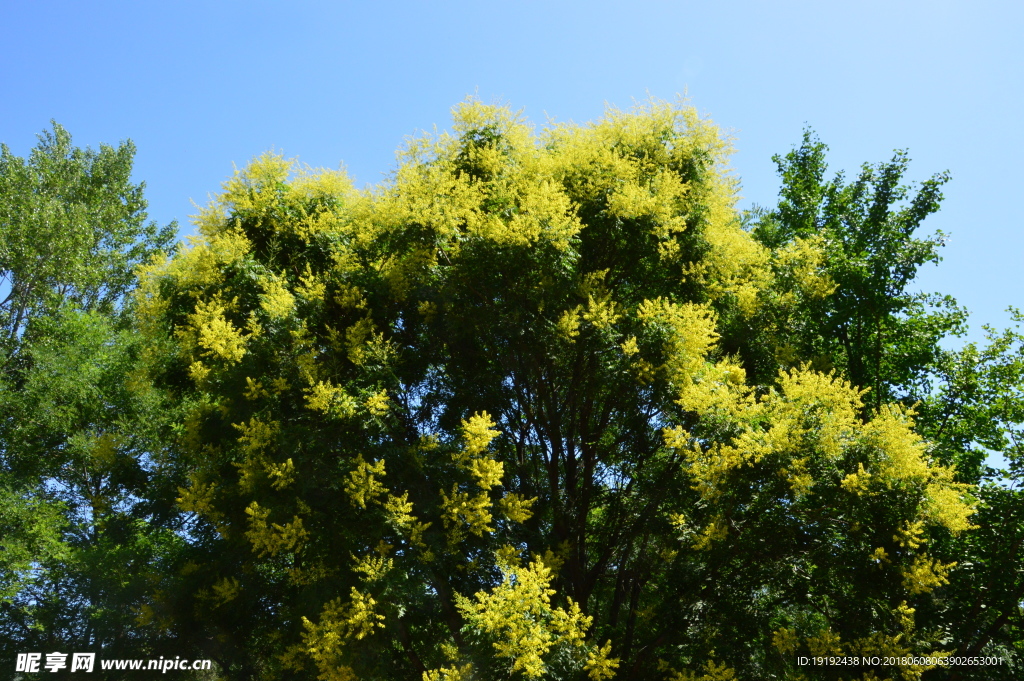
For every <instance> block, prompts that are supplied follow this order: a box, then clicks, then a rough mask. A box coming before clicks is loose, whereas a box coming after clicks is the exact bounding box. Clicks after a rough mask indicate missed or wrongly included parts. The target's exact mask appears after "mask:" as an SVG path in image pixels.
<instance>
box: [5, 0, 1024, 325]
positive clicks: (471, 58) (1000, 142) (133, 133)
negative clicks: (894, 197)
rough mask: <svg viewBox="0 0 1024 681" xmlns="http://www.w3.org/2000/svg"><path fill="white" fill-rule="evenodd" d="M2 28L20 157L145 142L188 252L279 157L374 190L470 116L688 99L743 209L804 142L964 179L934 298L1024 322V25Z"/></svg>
mask: <svg viewBox="0 0 1024 681" xmlns="http://www.w3.org/2000/svg"><path fill="white" fill-rule="evenodd" d="M0 25H2V26H3V34H4V36H3V40H2V41H0V141H3V142H5V143H7V144H8V145H9V146H10V147H11V149H12V150H13V151H14V152H15V153H17V154H19V155H24V154H25V153H27V152H28V151H29V149H30V148H31V147H32V146H33V145H34V144H35V141H36V138H35V135H36V134H37V133H39V132H40V131H41V130H43V129H44V128H46V127H48V125H49V121H50V119H51V118H52V119H55V120H57V121H58V122H59V123H61V124H62V125H64V126H65V127H66V128H67V129H68V130H69V131H70V132H71V134H72V136H73V139H74V141H75V143H76V144H79V145H83V146H84V145H89V146H93V147H95V146H98V144H99V143H101V142H106V143H116V142H117V141H118V140H121V139H124V138H131V139H132V140H134V141H135V143H136V145H137V147H138V155H137V157H136V166H135V177H136V179H139V180H145V181H146V183H147V186H148V198H149V201H150V215H151V217H153V218H154V219H156V220H157V221H159V222H161V223H165V222H169V221H170V220H172V219H178V220H179V221H181V223H182V226H183V227H184V228H185V231H188V230H189V229H190V226H189V225H188V224H187V223H188V215H189V214H191V213H192V212H194V210H193V208H192V207H191V204H190V199H192V200H195V201H197V202H199V203H205V202H206V198H207V195H208V194H209V193H211V192H215V191H217V190H218V189H219V187H220V183H221V182H223V180H224V179H226V178H227V176H228V175H230V173H231V171H232V163H235V164H238V165H242V164H244V163H245V162H246V161H247V160H249V159H250V158H251V157H253V156H254V155H257V154H259V153H261V152H263V151H265V150H267V149H270V148H271V147H273V148H275V149H277V150H279V151H283V152H284V153H285V154H286V155H288V156H298V157H299V158H300V160H302V161H304V162H306V163H309V164H310V165H313V166H328V167H337V166H338V165H339V164H341V163H343V164H344V165H345V166H346V167H347V168H348V170H349V171H350V172H351V173H352V174H353V175H354V176H355V178H356V180H357V182H358V183H359V184H361V185H362V184H367V183H377V182H379V181H380V180H381V179H382V178H383V176H384V174H385V173H386V172H387V171H389V170H390V169H391V167H392V165H393V160H394V151H395V149H396V148H397V147H398V146H399V145H400V144H401V142H402V140H403V138H404V137H405V136H407V135H410V134H413V133H415V132H416V131H417V130H422V129H431V128H432V127H433V126H434V125H437V126H438V127H441V128H443V127H445V126H446V125H447V124H448V120H449V118H448V117H449V109H450V108H451V106H452V105H453V104H455V103H456V102H458V101H460V100H462V99H463V98H464V97H465V96H466V95H467V94H472V93H476V94H477V95H478V96H479V97H480V98H481V99H483V100H485V101H492V100H503V101H507V102H508V103H510V104H511V105H512V106H513V107H515V108H523V109H525V114H526V115H527V116H528V117H529V118H531V119H532V120H534V121H535V122H537V123H538V124H541V123H543V122H544V121H545V119H546V117H547V116H551V117H554V118H556V119H558V120H575V121H578V122H583V121H587V120H591V119H593V118H596V117H598V116H600V115H601V113H602V111H603V109H604V107H605V104H606V103H609V104H614V105H617V106H619V107H620V108H626V107H629V106H630V105H631V104H632V102H633V100H634V99H640V100H642V99H645V98H646V97H647V96H648V94H649V95H651V96H654V97H657V98H661V99H673V98H675V96H676V95H677V93H682V92H684V91H687V92H688V94H689V96H690V99H691V101H692V103H693V104H694V105H696V106H697V107H698V109H700V110H701V111H702V112H705V113H707V114H709V115H710V116H711V117H712V118H713V119H714V120H715V121H716V122H717V123H719V124H720V125H721V126H723V127H725V128H727V129H731V130H732V132H733V134H734V135H735V137H736V147H737V153H736V155H735V156H734V158H733V165H734V167H735V169H736V171H737V173H738V174H739V176H740V177H741V178H742V181H743V195H744V197H745V199H744V202H743V205H744V206H749V205H750V204H751V203H755V202H756V203H760V204H768V205H770V204H772V203H773V202H774V199H775V196H776V192H777V189H778V181H777V178H776V176H775V172H774V166H773V164H772V161H771V156H772V154H774V153H780V152H785V151H786V150H787V149H789V148H790V147H791V146H792V145H793V144H795V143H796V142H798V141H799V139H800V135H801V130H802V128H803V126H804V125H805V124H809V125H810V126H812V127H814V128H815V129H816V130H817V131H818V133H819V134H820V136H821V138H822V140H823V141H825V142H826V143H827V144H828V145H829V146H830V147H831V155H830V159H831V167H832V168H833V169H837V170H838V169H846V170H847V171H848V173H852V172H854V171H855V170H856V169H857V167H858V166H859V165H860V164H861V163H862V162H865V161H870V162H877V161H882V160H887V159H888V158H890V157H891V155H892V151H893V149H895V148H909V150H910V155H911V158H912V159H913V162H912V164H911V171H910V179H916V180H923V179H926V178H927V177H929V176H930V175H932V174H933V173H935V172H938V171H941V170H945V169H949V170H950V171H952V174H953V181H952V182H951V183H950V184H948V185H947V188H946V192H945V193H946V197H947V198H946V202H945V204H944V207H943V209H942V211H941V213H939V214H938V215H936V216H933V217H932V218H930V219H929V220H928V221H927V222H926V223H925V226H926V229H927V230H928V231H931V230H933V229H941V230H943V231H944V232H947V233H949V234H951V236H952V239H951V240H950V242H949V244H948V245H947V246H946V248H945V250H944V257H945V262H943V263H942V264H941V265H940V266H939V267H928V268H926V271H925V273H924V275H923V276H922V277H921V280H920V285H921V287H922V288H924V289H927V290H931V291H935V290H940V291H942V292H944V293H950V294H952V295H954V296H955V297H956V298H957V299H958V300H960V302H961V303H962V304H965V305H966V306H967V307H968V308H969V309H970V310H971V311H972V312H973V313H974V314H973V316H972V324H973V325H975V326H976V327H977V326H980V325H981V324H982V323H993V324H996V325H998V326H1002V325H1005V324H1006V323H1007V322H1008V317H1007V316H1006V314H1005V313H1004V310H1005V308H1006V307H1007V306H1008V305H1016V306H1021V307H1024V257H1022V255H1024V230H1022V226H1021V224H1020V219H1019V215H1020V211H1019V209H1017V208H1016V204H1017V203H1018V202H1019V201H1020V198H1021V196H1022V191H1021V186H1022V185H1024V171H1022V168H1024V165H1022V159H1024V132H1022V130H1024V125H1022V123H1024V121H1022V120H1021V115H1020V112H1021V111H1022V104H1024V102H1022V85H1024V77H1022V76H1024V69H1022V65H1024V48H1022V44H1024V3H1020V2H1009V1H1006V2H986V1H985V0H975V1H974V2H944V1H942V0H929V1H924V0H915V1H913V2H902V1H900V0H888V1H886V2H876V1H873V0H872V1H867V2H864V1H861V2H844V3H834V2H821V1H819V2H787V1H786V0H773V1H765V2H753V1H748V2H742V1H738V2H721V3H712V2H707V1H703V2H644V1H642V0H637V1H635V2H631V3H626V2H600V1H596V0H590V1H588V2H572V3H564V2H563V3H559V2H447V3H444V2H432V3H428V2H415V3H414V2H390V3H389V2H372V3H371V2H362V3H352V2H340V1H336V2H328V1H321V2H304V1H302V0H293V1H292V2H261V1H258V0H248V1H246V2H240V1H235V0H230V1H228V0H225V1H214V0H209V1H207V2H193V1H187V2H159V3H157V2H139V1H137V0H136V1H134V2H100V1H90V2H80V1H79V2H49V1H45V0H40V1H36V2H31V1H29V0H4V2H3V3H2V4H0ZM975 337H977V336H975Z"/></svg>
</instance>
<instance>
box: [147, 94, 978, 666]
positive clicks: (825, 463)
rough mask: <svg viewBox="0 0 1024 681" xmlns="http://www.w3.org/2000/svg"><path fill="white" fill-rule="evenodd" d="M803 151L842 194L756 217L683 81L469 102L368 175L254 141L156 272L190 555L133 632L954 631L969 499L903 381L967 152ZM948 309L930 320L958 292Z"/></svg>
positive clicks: (854, 643)
mask: <svg viewBox="0 0 1024 681" xmlns="http://www.w3.org/2000/svg"><path fill="white" fill-rule="evenodd" d="M808 144H810V145H811V146H810V151H808V152H807V153H805V154H804V155H805V156H807V157H808V158H809V159H810V160H807V159H803V157H801V156H799V154H798V155H797V156H796V157H794V158H792V159H790V160H789V161H787V162H785V163H780V164H781V166H782V168H783V170H784V182H785V185H786V190H785V191H786V192H798V191H802V190H800V183H801V182H802V180H800V179H799V178H801V177H805V176H806V177H810V179H811V180H815V178H817V179H816V180H815V181H817V182H818V189H816V190H814V191H819V190H820V191H822V192H823V196H825V197H826V199H824V200H823V202H822V201H818V203H814V204H813V205H814V208H813V210H810V209H807V210H804V209H803V208H799V206H797V204H796V203H795V202H794V201H793V200H791V199H784V202H783V206H782V207H781V208H780V210H779V211H778V213H777V214H772V215H770V216H767V217H766V218H765V219H764V220H763V221H762V223H761V224H760V225H759V226H758V228H757V229H756V230H755V231H754V233H753V235H752V234H751V233H749V232H747V231H745V230H744V229H743V228H742V227H741V221H740V216H739V215H738V213H737V211H736V209H735V186H736V183H735V181H734V180H733V179H732V177H731V175H730V174H729V172H728V169H727V167H726V160H727V155H728V151H729V146H728V143H727V141H725V140H723V138H722V137H721V135H720V134H719V132H718V131H717V129H716V128H715V127H714V126H713V125H712V124H710V123H709V122H708V121H706V120H705V119H702V118H700V117H699V116H698V115H697V114H696V113H695V112H694V110H693V109H691V108H689V107H686V106H669V105H662V104H652V105H651V106H649V107H646V108H639V109H637V110H636V111H634V112H631V113H622V112H617V111H611V112H609V113H608V114H607V115H606V116H605V117H604V118H603V119H601V120H600V121H598V122H596V123H593V124H590V125H583V126H579V125H571V124H570V125H553V126H551V127H549V128H547V129H545V130H542V131H540V132H537V131H535V130H533V129H532V128H531V127H529V126H528V125H527V124H526V123H525V122H524V121H522V120H521V119H520V118H519V117H518V116H517V115H515V114H514V113H512V112H510V111H509V110H507V109H504V108H501V107H489V106H484V105H481V104H478V103H475V102H469V103H466V104H463V105H461V106H459V107H457V108H456V111H455V124H454V131H453V133H452V134H450V135H449V134H443V135H439V136H436V137H425V138H420V139H416V140H413V141H412V142H410V144H409V145H408V147H407V148H406V149H405V150H404V152H403V153H402V156H401V159H402V162H401V165H400V166H399V168H398V169H397V170H396V171H395V173H394V175H393V176H392V178H391V179H390V181H389V182H387V183H386V184H385V185H383V186H381V187H379V188H378V189H375V190H372V191H367V192H358V191H356V190H354V189H353V188H352V186H351V184H350V182H349V181H348V179H347V178H346V177H345V176H344V175H343V174H340V173H335V172H312V171H305V170H301V169H297V168H295V167H294V166H293V164H291V163H289V162H287V161H285V160H284V159H282V158H280V157H276V156H272V155H268V156H264V157H262V158H260V159H258V160H256V161H254V162H253V163H252V164H251V165H250V166H249V167H247V168H246V169H245V170H243V171H241V172H239V173H238V174H236V175H235V176H234V177H233V178H232V179H231V180H229V181H228V182H227V183H226V184H225V187H224V192H223V193H222V194H221V195H220V196H219V197H218V198H217V199H216V200H215V201H214V202H213V203H212V204H211V205H210V206H209V207H208V208H207V209H205V210H204V211H203V212H202V213H201V214H200V215H199V216H198V219H197V225H198V227H199V229H200V232H201V236H200V237H199V238H198V239H196V240H195V241H194V242H193V243H192V244H191V246H190V247H188V248H185V249H182V250H180V251H179V252H178V253H177V254H176V255H174V257H172V258H169V259H167V260H166V261H164V262H160V263H156V264H154V265H153V266H152V267H150V268H149V270H148V273H147V276H146V277H145V279H144V281H143V285H142V287H141V288H140V291H139V295H138V315H139V328H140V331H141V332H142V334H143V336H144V338H145V342H146V344H147V347H146V349H145V354H144V356H145V360H146V362H147V363H148V365H149V367H150V369H149V371H150V374H151V376H152V377H153V378H154V380H155V381H156V384H157V385H158V387H159V388H160V389H162V390H165V391H167V394H168V395H169V397H170V399H171V400H173V401H174V402H175V403H176V404H179V405H181V406H182V408H183V409H184V413H185V416H184V418H183V420H182V425H181V431H180V435H179V437H178V439H177V441H176V444H175V446H174V447H173V448H172V452H171V453H169V454H168V461H171V462H173V463H174V465H176V466H177V467H178V470H179V471H181V473H182V475H187V478H188V479H187V482H184V483H183V484H182V486H181V489H180V490H179V492H178V494H179V497H178V503H179V507H180V508H181V509H182V510H183V511H185V512H187V513H188V514H189V515H190V517H191V518H192V520H191V524H190V526H189V530H188V531H189V537H190V540H191V543H192V550H193V554H192V555H193V556H195V559H194V560H189V561H186V562H184V563H182V564H180V565H177V566H175V569H174V570H172V571H167V572H166V573H165V574H163V575H160V576H159V577H160V578H161V581H160V582H159V584H157V585H156V586H155V587H154V599H153V602H152V603H151V604H150V605H149V606H148V607H147V609H146V610H145V611H144V612H143V613H142V615H141V616H140V618H139V623H140V626H144V625H148V626H149V627H151V628H153V630H167V631H170V632H178V634H179V635H182V636H184V635H185V632H190V633H189V635H190V636H192V637H193V640H198V639H202V640H203V641H204V650H205V651H206V654H207V656H210V657H215V658H216V659H218V660H219V661H220V662H221V664H222V667H223V668H224V669H225V672H226V673H228V674H229V677H230V678H233V679H249V678H253V679H255V678H259V679H271V678H274V679H289V678H294V679H306V678H312V677H314V676H315V677H316V678H319V679H323V680H325V681H347V680H348V679H357V678H367V679H402V678H408V679H426V680H428V681H430V680H441V679H444V680H446V681H455V680H457V679H466V680H468V679H498V678H502V679H505V678H525V679H529V678H566V679H588V678H589V679H592V680H593V681H601V680H602V679H609V678H619V679H650V678H669V679H673V680H674V681H682V680H689V679H706V680H711V679H721V680H726V679H731V678H751V679H754V678H757V679H760V678H797V676H798V674H799V670H797V669H796V667H795V666H794V661H795V655H797V654H831V653H841V652H842V653H854V654H858V655H891V654H895V655H902V654H909V653H916V654H928V653H932V652H937V653H938V652H941V651H948V650H951V648H952V646H951V645H949V641H948V640H947V639H944V638H943V637H944V635H945V632H944V631H943V630H942V629H941V627H938V626H933V625H929V626H918V623H917V621H916V617H917V611H918V610H919V609H920V610H922V611H929V608H932V609H934V600H935V594H936V590H937V589H940V588H942V587H943V585H944V584H946V583H947V582H948V580H949V576H950V571H951V570H952V569H953V567H954V566H953V565H952V562H943V560H941V559H940V557H939V556H937V555H936V554H935V552H934V551H933V547H934V546H941V545H943V544H942V543H943V542H946V543H947V544H948V543H950V542H954V541H956V539H955V538H956V537H957V536H958V535H963V534H964V533H965V532H966V531H968V529H969V527H970V522H971V520H970V519H971V515H972V512H973V498H972V497H971V496H970V487H969V486H968V485H966V484H964V483H962V482H958V481H956V480H955V470H954V469H953V468H951V467H946V466H943V465H941V464H940V463H939V462H937V461H936V460H935V459H934V458H933V457H932V456H931V455H930V453H929V445H928V443H927V442H926V441H925V440H923V439H922V437H921V436H920V435H919V433H918V432H917V431H916V430H915V422H914V416H913V415H912V413H911V412H910V411H909V410H908V408H907V407H906V406H904V405H901V404H899V403H894V400H895V399H896V398H898V397H903V392H901V390H905V389H906V388H905V387H906V386H908V385H912V384H913V383H914V381H915V380H916V375H915V374H914V370H915V369H914V367H915V366H916V365H915V364H914V362H915V361H918V360H915V359H914V358H913V357H912V358H910V359H906V358H903V354H902V353H903V350H902V349H900V347H899V344H900V343H903V342H904V339H905V337H906V336H908V335H912V334H907V333H906V331H907V328H908V327H907V326H906V325H907V324H911V322H912V320H914V319H918V320H920V319H921V318H922V317H921V315H917V314H916V311H917V310H919V309H920V306H921V305H923V302H922V301H921V300H920V299H916V298H913V297H912V296H910V295H909V294H906V293H905V288H906V285H907V283H908V282H909V280H910V278H912V276H913V272H914V269H915V268H916V266H918V265H920V264H921V263H923V262H927V261H929V260H932V259H934V247H935V246H936V245H937V244H936V242H934V241H925V242H918V241H914V240H913V239H912V237H911V233H912V232H913V229H914V228H915V227H916V226H917V224H918V223H919V222H920V220H921V219H923V218H924V216H926V215H927V214H928V213H930V212H932V211H933V210H934V209H935V206H937V201H938V195H937V190H938V187H939V186H940V185H941V183H942V181H944V178H941V177H940V178H935V179H933V180H931V181H929V183H927V184H926V186H925V187H924V188H923V189H922V191H921V192H920V193H919V194H918V195H917V196H916V197H915V198H914V199H913V200H912V201H911V207H910V208H909V209H906V210H901V211H898V212H896V213H895V214H893V213H892V212H891V211H890V210H889V208H890V206H892V205H893V204H894V203H895V202H897V201H898V200H899V199H900V198H902V197H903V196H905V190H903V189H901V188H900V187H899V184H898V183H899V178H900V173H901V172H902V169H903V167H904V165H905V159H904V158H903V157H902V156H898V157H897V159H896V160H895V161H894V162H893V163H892V164H889V165H887V166H882V167H879V168H876V169H865V171H864V172H863V173H862V175H861V177H860V178H859V180H858V181H857V182H856V183H855V184H854V185H852V186H851V187H843V186H842V183H841V181H839V180H837V181H835V182H833V183H831V184H830V185H828V186H827V188H826V189H821V183H820V172H819V169H823V165H822V162H821V158H820V153H821V149H820V148H815V147H814V145H813V144H811V143H810V142H807V141H806V140H805V147H807V145H808ZM801 153H803V152H801ZM815 154H819V157H818V160H815V158H814V155H815ZM787 163H788V164H789V165H787ZM787 168H789V169H790V170H791V171H792V172H791V173H790V175H788V176H787V175H785V172H786V169H787ZM809 181H810V180H809ZM812 184H813V183H812ZM812 189H813V187H812ZM811 194H812V195H813V191H811ZM787 196H788V195H787ZM794 196H795V194H794ZM786 200H790V203H791V204H792V205H793V207H792V210H791V209H790V207H788V205H787V204H786ZM812 203H813V202H812ZM821 205H824V208H821V207H820V206H821ZM798 208H799V210H798ZM787 211H788V212H787ZM819 213H821V214H823V215H824V216H825V217H824V218H820V217H819ZM794 216H796V217H794ZM801 216H803V217H801ZM819 223H821V224H824V225H826V227H827V228H826V229H822V228H821V225H820V224H819ZM755 237H756V238H755ZM915 306H916V307H915ZM943 314H945V315H946V316H942V315H943ZM858 315H860V316H858ZM950 315H952V316H950ZM924 319H926V320H927V324H930V325H932V326H928V328H927V329H925V330H924V331H921V332H919V333H917V334H916V335H913V338H912V339H911V340H915V341H916V340H921V339H922V338H923V339H924V340H922V342H926V341H927V339H929V338H932V337H933V336H932V335H929V334H931V333H932V331H931V329H932V327H933V326H934V327H936V328H938V327H942V328H952V327H953V326H955V323H954V322H955V320H956V317H955V314H953V313H952V312H949V311H948V310H947V311H946V312H940V313H939V317H937V318H935V319H933V318H932V317H927V315H925V317H924ZM904 322H905V325H904V326H900V324H904ZM943 325H945V326H944V327H943ZM911 349H913V348H911ZM925 350H926V351H927V352H931V351H932V350H933V348H931V347H929V348H926V349H925ZM914 351H915V352H916V350H914ZM911 354H913V353H911ZM914 357H920V354H918V355H914ZM901 358H903V359H901ZM901 362H903V363H902V364H901ZM833 367H835V368H838V370H839V371H838V373H829V372H828V370H829V369H831V368H833ZM822 370H824V372H823V371H822ZM865 389H870V391H868V392H865ZM865 396H866V397H865ZM865 399H866V400H867V401H868V404H867V405H865V403H864V402H865ZM196 632H200V633H198V634H197V633H196ZM876 671H878V672H879V673H886V674H889V673H892V671H893V670H892V669H890V670H888V671H885V670H882V669H879V670H876ZM922 671H924V670H923V669H920V668H912V667H905V668H904V669H903V670H902V672H903V674H904V678H916V677H917V676H918V675H919V674H920V672H922ZM805 672H806V670H805ZM823 674H824V675H825V676H823V677H822V678H825V677H826V676H828V675H829V674H831V672H823ZM834 676H835V677H836V678H838V677H839V673H838V671H837V672H836V674H835V675H834Z"/></svg>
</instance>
